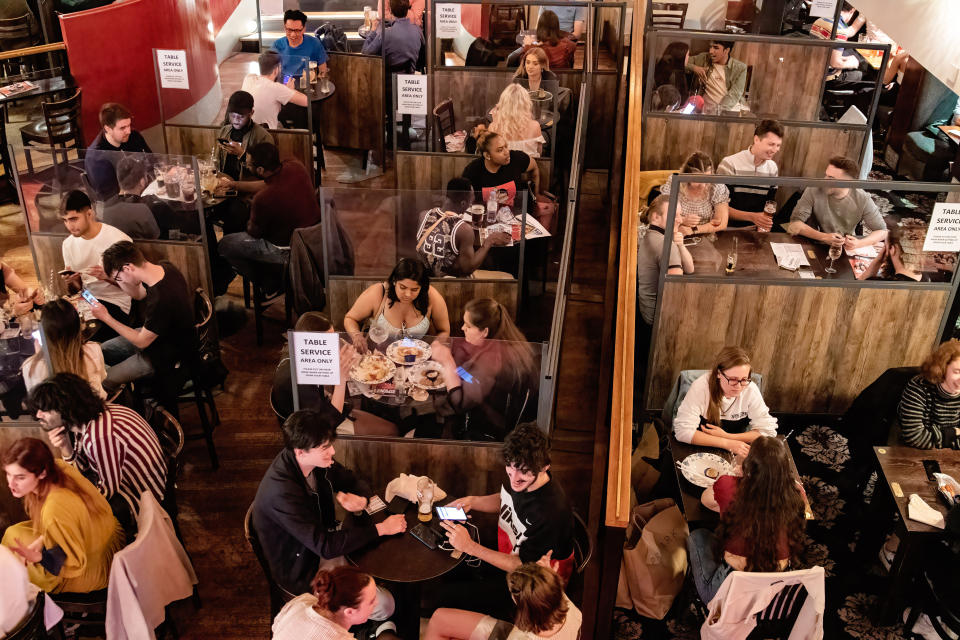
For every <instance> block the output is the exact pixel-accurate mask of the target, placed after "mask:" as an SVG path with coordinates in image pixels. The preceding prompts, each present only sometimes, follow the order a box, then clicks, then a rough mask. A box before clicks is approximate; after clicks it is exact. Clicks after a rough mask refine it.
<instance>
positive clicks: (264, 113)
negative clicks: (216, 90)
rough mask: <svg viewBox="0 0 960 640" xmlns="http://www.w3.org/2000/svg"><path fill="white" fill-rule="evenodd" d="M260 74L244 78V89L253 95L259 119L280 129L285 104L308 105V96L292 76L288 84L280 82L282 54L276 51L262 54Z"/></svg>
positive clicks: (266, 124)
mask: <svg viewBox="0 0 960 640" xmlns="http://www.w3.org/2000/svg"><path fill="white" fill-rule="evenodd" d="M259 64H260V74H259V75H257V74H256V73H251V74H250V75H248V76H247V77H246V78H244V79H243V86H242V87H241V88H242V89H243V90H244V91H246V92H247V93H249V94H250V95H251V96H252V97H253V109H254V112H255V113H256V114H257V118H256V119H257V121H258V122H262V123H263V124H264V125H265V126H266V127H267V128H268V129H279V128H280V120H279V118H278V116H279V114H280V109H281V107H283V105H285V104H288V103H290V104H295V105H297V106H298V107H306V106H307V103H308V102H309V101H308V100H307V96H306V95H304V94H302V93H300V92H299V91H297V90H296V89H294V88H293V87H294V86H295V80H294V79H293V78H290V79H289V80H287V82H286V84H282V83H280V82H278V78H279V77H280V54H279V53H277V52H276V51H265V52H264V53H261V54H260V60H259Z"/></svg>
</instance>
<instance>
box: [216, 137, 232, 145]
mask: <svg viewBox="0 0 960 640" xmlns="http://www.w3.org/2000/svg"><path fill="white" fill-rule="evenodd" d="M217 142H219V143H220V144H230V139H229V138H217Z"/></svg>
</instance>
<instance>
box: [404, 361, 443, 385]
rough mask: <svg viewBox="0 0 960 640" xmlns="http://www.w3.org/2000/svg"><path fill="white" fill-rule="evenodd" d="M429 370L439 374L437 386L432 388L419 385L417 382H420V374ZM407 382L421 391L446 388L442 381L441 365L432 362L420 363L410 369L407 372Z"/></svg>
mask: <svg viewBox="0 0 960 640" xmlns="http://www.w3.org/2000/svg"><path fill="white" fill-rule="evenodd" d="M430 369H432V370H434V371H438V372H439V373H440V377H439V378H437V384H436V385H434V386H432V387H431V386H430V385H426V384H421V383H420V382H418V381H419V380H420V374H421V373H423V372H425V371H427V370H430ZM407 381H408V382H410V384H412V385H413V386H415V387H416V388H418V389H423V390H425V391H436V390H437V389H443V388H444V387H445V386H446V383H445V382H444V380H443V365H441V364H440V363H439V362H434V361H433V360H427V361H426V362H421V363H420V364H418V365H415V366H413V367H410V369H409V371H408V372H407Z"/></svg>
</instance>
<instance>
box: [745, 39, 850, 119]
mask: <svg viewBox="0 0 960 640" xmlns="http://www.w3.org/2000/svg"><path fill="white" fill-rule="evenodd" d="M830 51H831V50H830V48H828V47H816V46H797V44H796V43H790V44H787V43H783V44H771V43H768V42H737V43H736V44H734V45H733V52H732V53H731V56H732V57H733V58H735V59H737V60H740V61H741V62H744V63H746V64H747V66H748V67H753V69H752V74H751V79H750V85H749V87H747V89H748V90H749V92H750V109H751V111H753V113H755V114H772V116H771V117H776V118H777V119H779V120H804V121H816V120H818V119H819V114H820V87H821V85H822V84H823V75H824V71H825V70H826V68H827V58H828V57H829V55H830Z"/></svg>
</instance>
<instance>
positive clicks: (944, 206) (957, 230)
mask: <svg viewBox="0 0 960 640" xmlns="http://www.w3.org/2000/svg"><path fill="white" fill-rule="evenodd" d="M923 250H924V251H960V204H956V203H951V202H937V203H934V205H933V215H932V216H931V217H930V226H929V227H927V237H926V238H925V239H924V240H923Z"/></svg>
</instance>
